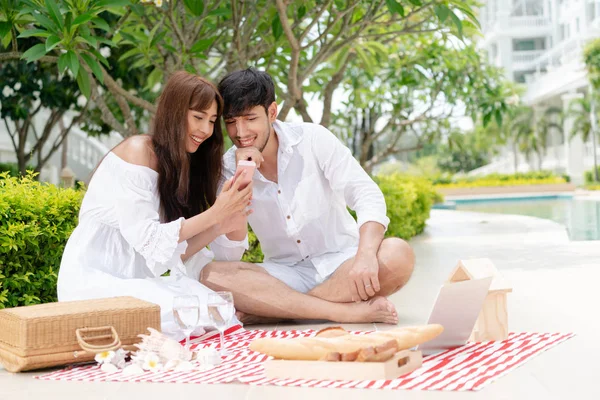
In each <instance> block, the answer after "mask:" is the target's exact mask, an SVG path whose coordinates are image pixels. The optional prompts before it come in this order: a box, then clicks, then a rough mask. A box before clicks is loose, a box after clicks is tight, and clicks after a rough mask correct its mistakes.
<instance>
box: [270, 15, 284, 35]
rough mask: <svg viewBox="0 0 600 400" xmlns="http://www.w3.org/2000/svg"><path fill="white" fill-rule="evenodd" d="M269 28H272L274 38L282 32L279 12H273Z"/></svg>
mask: <svg viewBox="0 0 600 400" xmlns="http://www.w3.org/2000/svg"><path fill="white" fill-rule="evenodd" d="M271 28H272V29H273V36H274V37H275V40H278V39H279V38H280V37H281V35H282V34H283V26H282V25H281V20H280V19H279V14H275V18H273V21H272V22H271Z"/></svg>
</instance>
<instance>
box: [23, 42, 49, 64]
mask: <svg viewBox="0 0 600 400" xmlns="http://www.w3.org/2000/svg"><path fill="white" fill-rule="evenodd" d="M44 55H46V45H45V44H43V43H40V44H36V45H35V46H33V47H32V48H30V49H29V50H27V51H26V52H25V53H23V55H22V56H21V58H23V59H25V60H27V62H32V61H36V60H39V59H40V58H42V57H43V56H44Z"/></svg>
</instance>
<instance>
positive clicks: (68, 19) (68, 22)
mask: <svg viewBox="0 0 600 400" xmlns="http://www.w3.org/2000/svg"><path fill="white" fill-rule="evenodd" d="M72 27H73V13H72V12H71V11H68V12H67V13H66V14H65V30H66V31H67V32H70V31H71V28H72Z"/></svg>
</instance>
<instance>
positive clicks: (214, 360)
mask: <svg viewBox="0 0 600 400" xmlns="http://www.w3.org/2000/svg"><path fill="white" fill-rule="evenodd" d="M196 361H198V362H199V363H200V365H219V364H221V355H220V354H219V352H218V351H217V350H216V349H211V348H206V349H199V350H198V351H197V352H196Z"/></svg>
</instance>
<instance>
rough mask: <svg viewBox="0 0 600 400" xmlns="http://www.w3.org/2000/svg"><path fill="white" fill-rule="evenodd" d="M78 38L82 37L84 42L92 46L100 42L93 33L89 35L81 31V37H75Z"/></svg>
mask: <svg viewBox="0 0 600 400" xmlns="http://www.w3.org/2000/svg"><path fill="white" fill-rule="evenodd" d="M78 39H81V41H82V42H85V43H87V44H89V45H90V46H92V47H94V48H95V47H96V45H97V44H98V42H97V41H96V38H95V37H93V36H92V35H87V34H84V33H80V34H79V37H76V38H75V40H78ZM78 41H79V40H78Z"/></svg>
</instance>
